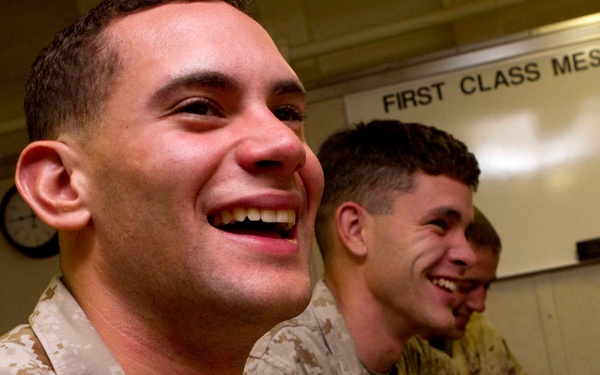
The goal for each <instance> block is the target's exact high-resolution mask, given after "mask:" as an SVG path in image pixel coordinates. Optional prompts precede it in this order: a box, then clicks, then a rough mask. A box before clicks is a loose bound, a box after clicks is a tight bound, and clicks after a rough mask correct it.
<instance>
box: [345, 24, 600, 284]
mask: <svg viewBox="0 0 600 375" xmlns="http://www.w3.org/2000/svg"><path fill="white" fill-rule="evenodd" d="M508 47H510V46H508ZM344 100H345V105H346V111H347V116H348V120H349V122H350V123H357V122H360V121H363V122H368V121H370V120H372V119H386V118H387V119H389V118H392V119H399V120H401V121H405V122H420V123H423V124H427V125H433V126H435V127H438V128H440V129H443V130H446V131H448V132H449V133H451V134H453V135H454V136H455V137H456V138H458V139H460V140H461V141H463V142H464V143H466V144H467V146H468V147H469V149H470V150H471V151H472V152H474V153H475V155H476V156H477V159H478V160H479V163H480V167H481V170H482V175H481V183H480V187H479V189H478V191H477V193H476V194H475V204H476V205H478V206H479V207H480V208H481V209H482V211H483V212H484V213H485V214H486V215H487V216H488V218H490V220H491V221H492V222H493V224H494V226H495V227H496V229H497V230H498V232H499V233H500V236H501V238H502V242H503V252H502V257H501V261H500V265H499V268H498V275H499V276H500V277H506V276H512V275H518V274H524V273H530V272H535V271H540V270H547V269H552V268H557V267H564V266H570V265H573V264H576V263H578V260H577V253H576V242H577V241H581V240H588V239H591V238H597V237H600V35H597V36H596V37H595V39H593V38H592V40H587V41H585V42H578V43H574V44H569V45H564V43H563V44H562V45H561V46H560V47H558V48H550V49H543V50H538V51H536V52H534V53H531V52H530V51H523V52H519V53H513V57H511V58H508V59H503V60H499V59H498V58H494V59H493V61H492V62H487V63H483V64H478V65H473V66H470V67H466V68H462V69H459V70H455V71H452V72H448V73H441V74H434V75H430V76H428V77H426V78H422V79H416V80H412V81H407V82H402V83H398V84H393V85H389V86H385V87H381V88H377V89H374V90H369V91H366V92H360V93H356V94H352V95H348V96H346V97H345V98H344Z"/></svg>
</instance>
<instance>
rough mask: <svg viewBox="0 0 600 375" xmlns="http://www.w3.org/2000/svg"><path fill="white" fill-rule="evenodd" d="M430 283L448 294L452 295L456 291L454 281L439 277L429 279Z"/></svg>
mask: <svg viewBox="0 0 600 375" xmlns="http://www.w3.org/2000/svg"><path fill="white" fill-rule="evenodd" d="M431 282H432V283H433V285H436V286H438V287H440V288H443V289H445V290H447V291H448V292H450V293H454V292H455V291H456V283H455V282H454V281H451V280H448V279H444V278H441V277H435V278H432V279H431Z"/></svg>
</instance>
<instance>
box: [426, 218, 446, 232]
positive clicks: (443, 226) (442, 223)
mask: <svg viewBox="0 0 600 375" xmlns="http://www.w3.org/2000/svg"><path fill="white" fill-rule="evenodd" d="M429 224H431V225H435V226H437V227H439V228H441V229H444V230H446V229H448V222H447V221H446V220H442V219H438V220H432V221H430V222H429Z"/></svg>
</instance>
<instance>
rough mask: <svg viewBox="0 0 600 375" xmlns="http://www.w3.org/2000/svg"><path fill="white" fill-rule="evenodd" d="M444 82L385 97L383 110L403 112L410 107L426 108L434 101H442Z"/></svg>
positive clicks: (386, 111)
mask: <svg viewBox="0 0 600 375" xmlns="http://www.w3.org/2000/svg"><path fill="white" fill-rule="evenodd" d="M444 84H445V83H444V82H438V83H433V84H431V85H429V86H421V87H418V88H416V89H408V90H403V91H400V92H395V93H392V94H387V95H384V96H383V98H382V99H383V110H384V111H385V113H389V112H390V110H394V109H396V110H399V111H400V110H403V109H407V108H410V107H419V106H425V105H429V104H431V103H433V102H434V101H436V100H437V101H442V100H443V99H444V96H443V95H442V86H444Z"/></svg>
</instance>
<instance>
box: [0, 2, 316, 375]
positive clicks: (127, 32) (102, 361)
mask: <svg viewBox="0 0 600 375" xmlns="http://www.w3.org/2000/svg"><path fill="white" fill-rule="evenodd" d="M245 10H246V9H245V7H244V5H243V4H241V3H240V2H238V1H227V2H224V1H183V2H182V1H156V0H137V1H136V0H112V1H111V0H109V1H104V2H102V3H101V4H100V5H99V6H98V7H96V8H95V9H94V10H92V11H91V13H90V14H88V15H87V16H85V17H84V18H83V19H82V20H80V21H78V23H76V24H75V25H73V26H72V27H70V28H68V29H66V30H65V31H63V32H61V33H60V34H58V35H57V36H56V37H55V38H54V39H53V41H52V42H51V43H50V44H49V46H48V47H46V48H45V49H44V50H43V51H42V53H41V54H40V56H39V57H38V59H37V60H36V62H35V63H34V65H33V67H32V71H31V74H30V79H29V82H28V86H27V93H26V99H25V107H26V108H25V109H26V115H27V124H28V130H29V132H30V136H31V138H32V142H31V143H30V145H29V146H28V147H27V148H26V149H25V150H24V151H23V152H22V154H21V157H20V160H19V163H18V167H17V173H16V182H17V186H18V188H19V191H20V192H21V194H22V195H23V197H24V198H25V199H26V200H27V202H28V203H29V204H30V205H31V206H32V207H33V209H34V210H35V211H36V213H37V214H38V215H39V216H40V217H41V218H42V219H43V220H44V221H45V222H46V223H48V224H49V225H51V226H53V227H55V228H58V229H59V237H60V247H61V257H60V264H61V270H62V276H61V277H57V278H55V279H54V280H52V282H51V284H50V286H49V287H48V289H47V290H46V292H45V293H44V294H43V296H42V298H41V299H40V301H39V304H38V306H37V307H36V310H35V312H34V313H33V314H32V315H31V317H30V320H29V324H28V325H22V326H19V327H17V328H16V329H15V330H13V331H11V332H9V333H8V334H6V335H5V336H3V337H2V339H1V341H0V373H2V374H4V373H11V374H12V373H16V372H15V371H18V372H19V373H22V372H23V373H24V372H27V371H30V370H31V371H36V372H35V373H36V374H41V373H48V374H54V373H56V374H66V373H77V374H79V373H87V374H120V373H123V372H125V373H127V374H233V373H238V374H239V373H241V372H242V369H243V366H244V362H245V359H246V357H247V356H248V353H249V352H250V349H251V347H252V345H253V343H254V342H255V341H256V340H257V339H258V338H259V337H260V336H261V335H262V334H264V333H265V332H266V331H267V330H268V329H269V328H271V327H272V326H274V325H275V324H276V323H278V322H280V321H282V320H285V319H288V318H291V317H294V316H296V315H297V314H299V313H300V312H302V310H303V309H304V308H305V307H306V305H307V303H308V302H309V299H310V278H309V262H310V248H311V245H312V239H313V224H314V218H315V216H316V211H317V207H318V204H319V200H320V198H321V194H322V189H323V175H322V170H321V167H320V165H319V162H318V160H317V158H316V156H315V155H314V153H312V152H311V150H310V149H309V147H308V146H307V144H306V142H305V139H304V129H303V116H304V111H305V106H306V94H305V91H304V89H303V87H302V85H301V83H300V82H299V80H298V78H297V77H296V75H295V74H294V72H293V71H292V69H291V68H290V67H289V66H288V64H287V63H286V62H285V60H284V59H283V58H282V56H281V55H280V53H279V52H278V50H277V48H276V46H275V45H274V43H273V42H272V40H271V39H270V37H269V36H268V35H267V33H266V31H265V30H264V29H263V28H262V27H261V26H259V25H258V24H257V23H256V22H255V21H254V20H252V19H251V18H250V17H249V16H248V15H247V14H245V13H244V11H245ZM7 371H8V372H7Z"/></svg>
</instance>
